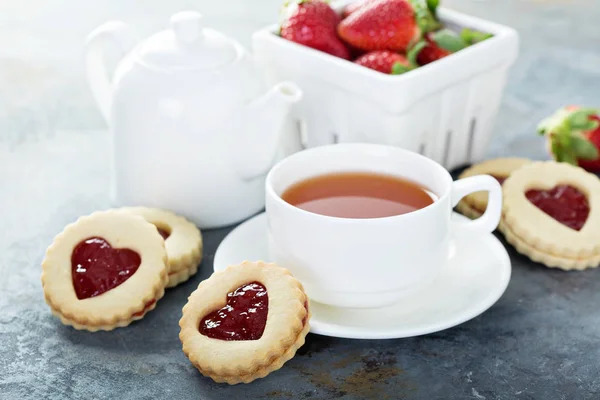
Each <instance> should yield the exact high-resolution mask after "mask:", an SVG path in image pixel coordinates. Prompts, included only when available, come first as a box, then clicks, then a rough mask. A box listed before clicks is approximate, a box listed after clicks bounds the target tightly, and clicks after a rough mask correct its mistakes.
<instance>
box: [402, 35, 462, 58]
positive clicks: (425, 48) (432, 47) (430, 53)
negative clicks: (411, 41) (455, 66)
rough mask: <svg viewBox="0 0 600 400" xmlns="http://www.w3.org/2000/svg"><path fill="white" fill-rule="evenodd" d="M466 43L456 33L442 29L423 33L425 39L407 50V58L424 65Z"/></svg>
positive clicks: (456, 49) (453, 51)
mask: <svg viewBox="0 0 600 400" xmlns="http://www.w3.org/2000/svg"><path fill="white" fill-rule="evenodd" d="M467 46H468V44H467V43H466V42H465V41H464V39H463V38H462V37H461V36H460V35H458V34H457V33H455V32H453V31H451V30H449V29H442V30H439V31H437V32H431V33H428V34H426V35H425V39H424V40H421V41H420V42H419V43H417V44H416V45H415V46H414V47H413V48H411V49H410V50H409V52H408V54H407V55H408V59H409V60H411V62H412V63H414V64H418V65H425V64H429V63H432V62H434V61H437V60H440V59H442V58H444V57H447V56H449V55H450V54H452V53H455V52H457V51H459V50H462V49H464V48H465V47H467Z"/></svg>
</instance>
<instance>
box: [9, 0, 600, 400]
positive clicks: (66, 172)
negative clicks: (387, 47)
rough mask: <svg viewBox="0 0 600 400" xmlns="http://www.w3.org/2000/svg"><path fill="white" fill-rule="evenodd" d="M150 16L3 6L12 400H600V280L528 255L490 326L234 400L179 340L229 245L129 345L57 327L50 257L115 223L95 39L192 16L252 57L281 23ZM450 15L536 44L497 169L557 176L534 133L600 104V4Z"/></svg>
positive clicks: (27, 1)
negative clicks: (107, 217) (127, 25)
mask: <svg viewBox="0 0 600 400" xmlns="http://www.w3.org/2000/svg"><path fill="white" fill-rule="evenodd" d="M9 3H10V5H9ZM138 3H139V2H136V1H133V0H127V1H126V0H121V1H117V0H110V1H105V2H91V1H76V0H52V1H50V0H21V1H19V2H9V1H0V11H1V12H0V84H1V87H2V90H1V91H0V227H1V229H0V343H1V345H0V398H3V399H4V398H6V399H9V398H10V399H19V398H33V399H39V398H48V399H63V398H75V399H77V398H86V399H88V398H127V399H128V398H147V399H150V398H177V399H179V398H203V399H224V398H230V399H238V398H239V399H243V398H257V399H276V398H295V399H304V398H307V399H308V398H310V399H329V398H340V399H361V398H372V399H384V398H388V399H400V398H402V399H427V400H429V399H476V400H483V399H487V400H490V399H596V398H599V397H600V379H599V378H598V376H600V365H599V362H598V360H600V354H599V353H600V350H599V349H600V348H599V346H598V342H599V340H600V314H599V313H598V311H597V309H598V308H597V304H598V303H599V302H600V294H599V293H600V271H598V270H590V271H585V272H573V273H564V272H560V271H553V270H548V269H545V268H543V267H541V266H539V265H536V264H533V263H531V262H529V261H528V260H526V259H524V258H523V257H521V256H518V255H516V254H515V253H514V251H513V250H512V249H510V247H509V249H510V252H511V257H512V259H513V262H514V265H513V266H514V268H513V277H512V280H511V283H510V285H509V287H508V290H507V292H506V293H505V295H504V296H503V297H502V298H501V299H500V301H499V302H498V303H497V304H496V305H495V306H494V307H492V308H491V309H490V310H489V311H487V312H486V313H484V314H483V315H481V316H479V317H478V318H475V319H474V320H472V321H469V322H467V323H465V324H462V325H460V326H458V327H456V328H453V329H449V330H447V331H444V332H440V333H437V334H432V335H427V336H424V337H419V338H412V339H403V340H382V341H361V340H341V339H332V338H326V337H321V336H317V335H309V336H308V339H307V344H306V345H305V346H304V347H303V348H302V349H301V350H300V352H299V354H298V355H297V356H296V357H295V358H294V359H293V360H291V361H290V362H289V363H288V364H286V365H285V367H284V368H283V369H282V370H280V371H278V372H277V373H274V374H272V375H270V376H269V377H267V378H266V379H263V380H259V381H256V382H254V383H252V384H250V385H242V386H235V387H226V386H223V385H217V384H215V383H213V382H212V381H211V380H209V379H205V378H203V377H201V376H200V375H199V374H198V373H197V372H196V371H195V370H194V369H193V367H192V366H191V365H190V363H189V362H188V360H187V359H186V358H185V356H184V355H183V353H182V352H181V346H180V343H179V339H178V337H177V335H178V326H177V321H178V320H179V317H180V310H181V307H182V306H183V304H184V303H185V301H186V298H187V296H188V294H189V293H190V292H191V291H192V290H193V289H194V288H195V287H196V285H197V284H198V282H200V280H202V279H204V278H206V277H207V276H208V275H209V274H210V270H211V265H212V258H213V255H214V251H215V249H216V247H217V245H218V243H219V242H220V240H221V239H222V238H223V237H224V236H225V235H226V233H227V230H216V231H211V232H205V234H204V237H205V242H206V257H205V259H204V262H203V264H202V267H201V269H200V272H199V274H198V275H197V276H196V277H194V278H193V279H192V280H191V281H190V282H188V283H186V284H184V285H182V286H180V287H178V288H175V289H172V290H169V291H168V293H167V295H166V296H165V298H164V299H163V300H161V301H160V302H159V304H158V307H157V308H156V310H155V311H153V312H151V313H150V314H148V315H147V316H146V317H145V318H144V319H143V320H142V321H140V322H137V323H135V324H133V325H132V326H130V327H128V328H125V329H118V330H116V331H113V332H109V333H95V334H91V333H86V332H77V331H75V330H73V329H71V328H68V327H65V326H62V325H61V324H60V323H59V322H58V321H57V320H56V319H55V318H53V317H51V315H50V313H49V312H48V308H47V306H46V305H45V303H44V301H43V296H42V291H41V287H40V281H39V275H40V267H39V264H40V262H41V260H42V257H43V253H44V250H45V248H46V247H47V246H48V244H49V243H50V242H51V240H52V238H53V236H54V235H55V234H56V233H58V232H59V231H60V230H61V229H62V228H63V226H64V225H65V224H67V223H69V222H71V221H73V220H74V219H76V218H77V217H78V216H80V215H83V214H86V213H89V212H92V211H94V210H97V209H102V208H106V207H107V206H108V197H107V187H108V182H109V174H108V170H107V167H108V136H107V134H106V132H105V126H104V123H103V121H102V120H101V119H100V116H99V115H98V112H97V111H96V108H95V106H94V104H93V102H92V100H91V97H90V95H89V92H88V89H87V86H86V84H85V81H84V76H83V69H82V66H81V59H80V58H81V43H82V42H83V38H84V36H85V34H86V33H87V32H88V31H89V30H91V29H92V28H93V27H95V26H96V25H97V24H99V23H100V22H102V21H104V20H105V19H107V18H114V17H119V18H123V19H125V20H128V21H132V22H134V23H138V24H139V25H140V26H142V27H143V28H144V29H147V30H151V29H154V28H155V27H156V26H158V25H161V24H162V23H163V22H164V20H165V18H166V16H167V15H168V14H169V13H170V12H171V11H173V10H178V9H181V8H182V7H183V6H185V5H188V4H194V5H199V6H200V7H201V8H202V9H203V10H204V11H208V12H207V13H208V14H209V15H211V16H212V17H214V21H218V24H217V23H215V24H216V25H218V27H219V28H221V29H224V30H226V31H227V32H228V33H231V34H234V35H237V36H238V37H240V38H241V39H242V41H244V40H245V39H244V38H245V37H246V35H247V33H248V32H250V31H251V30H252V29H254V28H255V27H256V26H260V25H262V24H263V23H265V22H270V20H272V16H271V15H269V13H268V12H266V11H260V12H259V11H257V12H255V13H254V14H252V13H250V11H249V8H248V7H249V6H248V4H250V3H251V2H246V1H244V0H236V1H233V2H232V3H235V4H239V5H240V6H244V7H245V8H244V7H240V8H239V9H238V11H236V12H235V13H229V14H227V13H226V12H225V11H223V10H224V9H225V8H229V9H231V10H235V7H233V6H230V7H221V8H220V9H217V8H218V7H219V6H217V5H212V6H211V5H210V2H208V1H184V0H181V1H170V2H165V1H160V0H151V1H147V2H144V10H143V11H142V10H141V9H140V8H139V7H137V8H136V4H138ZM167 3H168V4H167ZM223 3H226V2H223ZM252 3H255V2H252ZM265 3H270V4H274V5H275V6H276V5H277V4H278V3H279V2H275V1H272V0H269V1H267V0H265V1H264V2H263V3H262V4H265ZM255 4H256V3H255ZM446 4H447V5H449V6H452V7H455V8H457V9H460V10H464V11H468V12H471V13H473V14H475V15H480V16H484V17H488V18H490V19H493V20H496V21H498V22H502V23H506V24H509V25H512V26H514V27H516V28H517V29H518V30H519V31H520V33H521V35H522V51H521V55H520V58H519V60H518V62H517V65H516V66H515V68H514V70H513V73H512V74H511V78H510V81H509V86H508V90H507V93H506V96H505V98H504V102H503V105H502V109H501V113H500V116H499V120H498V123H497V130H496V136H495V139H494V142H493V146H492V148H491V149H490V156H492V155H527V156H530V157H533V158H545V154H544V151H543V145H542V141H541V140H540V139H539V138H537V137H536V136H535V135H534V134H533V133H532V132H533V128H534V126H535V123H536V122H537V121H538V120H539V119H540V118H541V117H542V116H544V115H545V114H547V113H549V112H551V111H553V110H554V109H555V108H556V107H558V106H559V105H561V104H563V103H587V104H596V105H599V104H600V94H599V89H600V83H599V82H600V52H599V51H598V43H600V29H599V28H598V22H597V21H599V20H600V4H599V3H598V2H597V1H596V0H588V1H585V0H572V1H566V0H565V1H560V0H554V1H552V0H546V1H542V0H538V1H527V0H503V1H487V2H486V1H468V0H448V1H446ZM211 7H213V8H211ZM265 9H266V8H265ZM242 15H251V16H252V18H253V20H252V21H253V22H251V23H248V24H246V25H243V26H240V25H239V23H237V22H235V21H236V18H237V19H239V18H240V17H241V16H242Z"/></svg>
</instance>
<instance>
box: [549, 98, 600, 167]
mask: <svg viewBox="0 0 600 400" xmlns="http://www.w3.org/2000/svg"><path fill="white" fill-rule="evenodd" d="M598 114H600V110H596V109H592V108H577V109H572V108H562V109H560V110H558V111H557V112H556V113H554V115H552V116H551V117H549V118H547V119H545V120H543V121H542V122H541V123H540V124H539V125H538V133H539V134H540V135H546V136H548V138H549V140H550V149H551V151H552V154H553V155H554V157H555V158H556V160H557V161H559V162H566V163H569V164H572V165H577V162H578V160H597V159H598V158H599V157H600V153H599V151H598V148H597V147H596V146H595V145H594V144H593V143H592V142H591V141H590V140H588V138H587V137H586V136H585V134H586V132H589V131H593V130H595V129H597V128H598V126H599V123H598V121H596V120H594V119H591V117H593V116H595V115H598Z"/></svg>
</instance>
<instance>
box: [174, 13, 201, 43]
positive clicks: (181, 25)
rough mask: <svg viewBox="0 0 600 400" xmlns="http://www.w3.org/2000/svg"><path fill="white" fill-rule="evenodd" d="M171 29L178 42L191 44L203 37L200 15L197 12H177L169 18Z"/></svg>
mask: <svg viewBox="0 0 600 400" xmlns="http://www.w3.org/2000/svg"><path fill="white" fill-rule="evenodd" d="M171 28H172V29H173V32H175V36H176V37H177V39H178V40H179V41H181V42H184V43H188V44H189V43H193V42H195V41H196V40H198V39H201V38H202V36H203V34H202V30H203V28H204V24H203V23H202V14H200V13H199V12H197V11H181V12H178V13H177V14H174V15H173V16H172V17H171Z"/></svg>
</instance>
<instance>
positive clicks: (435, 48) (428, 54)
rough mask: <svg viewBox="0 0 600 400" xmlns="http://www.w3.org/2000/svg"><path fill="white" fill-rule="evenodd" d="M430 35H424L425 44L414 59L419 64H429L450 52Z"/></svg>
mask: <svg viewBox="0 0 600 400" xmlns="http://www.w3.org/2000/svg"><path fill="white" fill-rule="evenodd" d="M431 37H432V35H431V34H427V35H426V36H425V46H423V48H422V49H421V51H419V53H418V54H417V57H416V61H417V63H418V64H419V65H425V64H429V63H432V62H434V61H437V60H439V59H442V58H444V57H446V56H449V55H450V54H452V53H451V52H450V51H448V50H446V49H444V48H442V47H440V46H439V45H438V44H437V43H436V42H435V41H433V39H432V38H431Z"/></svg>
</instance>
